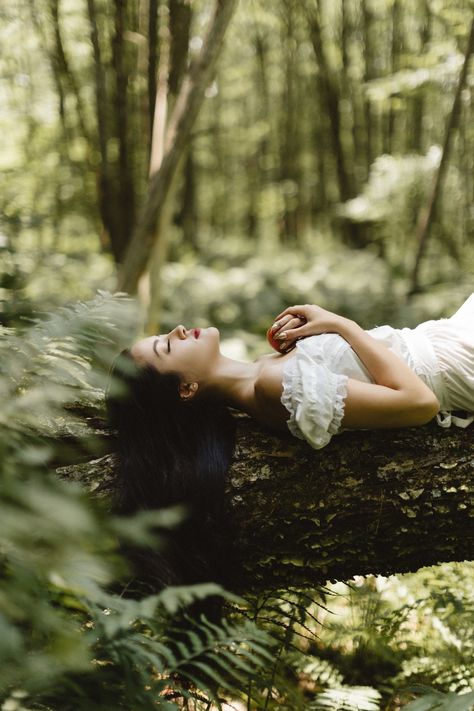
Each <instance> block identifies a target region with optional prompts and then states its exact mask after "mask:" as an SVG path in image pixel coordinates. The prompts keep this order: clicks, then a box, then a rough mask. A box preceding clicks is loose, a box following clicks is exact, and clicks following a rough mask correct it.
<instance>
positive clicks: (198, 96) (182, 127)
mask: <svg viewBox="0 0 474 711" xmlns="http://www.w3.org/2000/svg"><path fill="white" fill-rule="evenodd" d="M236 4H237V0H217V2H216V9H215V13H214V17H213V19H212V20H211V24H210V30H209V32H208V35H207V38H206V40H205V42H204V46H203V48H202V51H201V54H200V57H199V59H198V61H197V62H195V63H194V65H193V66H192V67H191V69H190V71H189V74H188V75H187V76H186V78H185V79H184V81H183V84H182V87H181V91H180V93H179V96H178V98H177V100H176V105H175V107H174V111H173V113H172V115H171V117H170V121H169V126H168V129H167V133H166V145H165V154H164V157H163V161H162V164H161V167H160V170H159V171H158V172H157V173H156V175H155V176H154V178H153V179H152V180H151V182H150V186H149V190H148V196H147V198H146V201H145V205H144V208H143V210H142V214H141V217H140V219H139V221H138V225H137V227H136V229H135V231H134V234H133V236H132V239H131V241H130V245H129V247H128V250H127V254H126V258H125V260H124V263H123V267H122V269H121V272H120V275H119V281H118V288H119V290H120V291H127V292H129V293H134V292H135V291H136V288H137V284H138V279H139V277H140V275H141V274H142V273H143V271H144V269H145V267H146V264H147V261H148V259H149V256H150V253H151V249H152V246H153V242H154V228H155V225H156V221H157V218H158V216H159V214H160V211H161V209H162V207H163V204H164V202H165V200H166V198H167V196H168V192H169V190H170V187H171V183H172V180H173V177H174V175H175V173H176V170H177V168H178V165H179V162H180V159H181V157H182V155H183V152H184V150H185V147H186V144H187V141H188V139H189V135H190V133H191V129H192V127H193V126H194V123H195V121H196V118H197V115H198V113H199V109H200V108H201V104H202V102H203V99H204V92H205V89H206V87H207V85H208V83H209V80H210V78H211V76H212V71H213V69H214V66H215V62H216V60H217V57H218V54H219V51H220V49H221V47H222V43H223V40H224V36H225V32H226V29H227V26H228V24H229V22H230V19H231V17H232V14H233V11H234V9H235V6H236Z"/></svg>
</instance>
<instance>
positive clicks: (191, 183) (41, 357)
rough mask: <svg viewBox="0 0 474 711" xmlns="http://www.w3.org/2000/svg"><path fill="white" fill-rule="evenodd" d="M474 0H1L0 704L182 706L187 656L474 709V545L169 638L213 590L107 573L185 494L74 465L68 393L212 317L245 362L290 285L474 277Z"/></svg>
mask: <svg viewBox="0 0 474 711" xmlns="http://www.w3.org/2000/svg"><path fill="white" fill-rule="evenodd" d="M473 13H474V6H473V3H472V1H469V0H449V1H448V0H337V1H336V2H329V0H319V1H316V0H286V1H283V0H272V2H268V1H265V0H240V2H239V3H236V2H233V1H232V0H220V2H216V3H213V2H211V1H210V0H192V1H191V0H140V1H138V0H133V1H132V0H81V1H80V2H73V1H72V0H16V1H15V2H13V1H12V0H4V2H3V3H2V5H1V7H0V41H1V46H2V54H1V57H0V76H1V83H0V129H1V133H0V135H1V138H0V141H1V151H0V167H1V173H0V323H1V324H2V340H1V349H2V359H1V366H0V367H1V380H0V388H1V398H2V403H3V405H2V414H1V415H0V422H1V424H2V434H1V443H0V455H1V460H2V465H1V467H2V469H1V475H0V477H1V482H2V491H3V492H4V495H3V497H2V501H1V503H0V531H1V547H0V566H1V570H2V578H1V582H0V662H1V663H0V698H1V700H2V702H3V706H2V709H4V710H5V711H15V710H16V709H18V711H21V709H61V710H62V711H64V710H65V709H69V708H70V709H74V711H76V710H77V709H82V708H84V709H85V708H87V709H100V710H101V711H102V710H103V711H106V709H107V710H108V709H112V708H114V709H115V708H117V709H118V708H124V709H133V710H134V711H136V710H137V709H147V710H148V709H151V708H176V705H178V704H182V703H184V702H182V701H180V698H182V697H184V698H186V697H191V696H193V692H192V690H190V688H189V687H186V685H183V684H182V683H181V681H180V680H179V679H178V677H176V676H175V672H176V671H179V670H181V671H182V672H183V669H184V674H185V676H186V674H187V675H188V678H189V679H191V681H195V682H196V684H197V688H198V689H199V694H198V696H199V699H200V700H199V699H198V700H196V699H194V700H191V699H189V700H188V701H187V702H186V703H188V707H189V708H190V709H191V708H194V707H196V708H202V709H204V708H209V709H210V708H217V707H218V701H217V700H216V699H219V698H220V699H223V698H225V699H227V700H228V701H229V703H233V704H234V707H235V708H248V709H254V708H255V709H257V708H267V709H294V708H305V709H320V708H328V709H339V708H340V709H361V710H363V709H367V711H371V709H379V708H380V709H390V710H393V709H397V708H400V707H401V706H403V705H404V704H406V703H407V702H409V701H410V699H412V698H413V693H412V692H411V691H410V692H408V691H403V690H404V689H405V690H406V689H407V688H408V687H411V686H412V685H413V684H414V683H418V684H424V685H426V686H428V687H430V688H431V689H432V691H431V692H430V693H431V696H428V697H425V698H424V699H423V700H422V699H420V700H419V702H414V703H420V702H421V703H422V704H423V703H424V704H425V705H419V706H417V707H415V705H413V706H412V708H413V709H415V711H416V708H418V709H419V710H422V709H424V708H426V709H429V708H434V707H435V706H433V704H438V706H436V708H441V707H442V708H446V709H447V708H453V709H454V708H459V709H460V710H461V709H463V708H466V709H467V708H470V705H469V704H471V705H472V703H473V702H472V697H471V696H470V695H469V694H465V696H464V699H463V698H462V697H459V698H457V697H456V698H455V697H454V694H456V693H459V692H463V691H464V692H465V691H467V690H468V689H472V688H473V686H474V669H473V667H472V659H473V656H474V655H473V642H472V626H473V619H474V597H473V582H474V569H473V567H472V564H469V563H465V564H462V565H459V564H449V565H448V564H445V565H442V566H437V567H435V568H429V569H423V570H421V571H419V572H418V573H416V574H413V575H410V576H398V577H396V576H394V577H391V578H388V579H384V578H380V577H379V578H365V579H362V578H360V579H356V580H353V581H351V582H350V583H349V584H348V586H347V585H344V584H343V582H342V581H341V582H340V583H337V584H334V585H330V586H329V587H328V588H327V589H325V590H323V589H321V590H317V591H314V592H311V593H308V592H305V593H304V594H303V593H301V592H299V593H298V592H296V591H294V590H289V591H286V592H280V594H279V595H277V594H276V593H275V594H274V595H270V594H269V596H268V597H267V598H265V600H263V599H258V600H255V599H247V600H245V601H243V600H239V601H231V602H230V603H229V605H230V607H231V608H232V610H233V611H232V613H231V616H230V621H228V623H227V627H226V626H225V625H224V626H223V627H222V628H219V629H217V628H213V627H212V626H207V627H206V623H204V622H202V623H201V625H200V626H199V625H198V630H197V631H196V630H194V631H193V629H194V628H193V626H192V623H191V622H190V623H189V635H188V637H187V638H186V639H185V641H183V640H182V639H181V642H180V641H179V639H180V638H179V637H178V641H176V640H175V641H173V632H172V629H173V625H172V622H170V615H171V617H172V618H173V615H175V612H176V607H177V606H178V604H179V602H180V601H183V600H184V601H185V600H188V599H189V596H190V595H192V594H193V593H192V591H189V590H187V591H186V590H184V591H183V590H181V591H168V593H167V595H162V596H161V597H160V596H159V599H158V598H157V599H151V598H149V599H148V602H146V601H143V602H142V603H138V602H136V601H133V602H132V601H130V600H126V599H125V598H123V597H122V595H121V594H119V593H117V591H115V592H114V591H113V585H112V581H114V580H117V576H119V575H120V570H121V563H120V562H119V556H118V554H117V552H116V550H117V545H118V543H117V542H118V541H119V540H128V539H130V538H131V539H133V540H143V541H147V540H149V536H150V535H152V532H151V530H150V527H151V526H152V525H154V524H156V521H157V520H159V522H160V525H161V526H164V527H166V526H167V525H172V523H173V520H174V519H173V514H172V513H170V514H169V516H168V518H166V514H165V513H164V512H162V513H161V514H157V516H158V517H160V516H161V518H158V519H153V520H152V519H151V518H148V519H146V517H145V518H144V519H141V520H137V521H135V524H134V525H131V524H130V522H124V521H119V520H116V519H112V518H110V517H109V516H108V515H107V514H106V512H105V511H104V510H102V509H101V508H100V507H99V508H98V509H97V507H96V505H92V504H91V503H90V501H89V500H88V498H87V497H86V496H84V494H83V493H82V492H81V491H80V489H76V488H75V487H74V486H73V485H71V484H70V483H68V484H66V485H65V484H64V483H61V482H59V481H58V480H57V478H56V477H55V476H54V471H55V469H56V468H57V467H59V466H61V465H62V464H65V463H70V462H71V461H72V460H73V459H74V456H76V454H77V452H76V450H74V452H73V451H72V450H71V449H70V448H69V446H68V437H69V438H70V435H71V432H72V433H74V436H75V437H76V429H74V428H75V427H76V426H77V424H78V423H77V422H76V421H75V420H74V413H73V412H72V411H71V408H70V407H69V410H67V409H66V410H65V409H64V406H65V405H66V404H67V403H71V401H75V400H79V399H81V400H82V401H84V402H87V403H88V405H89V406H91V407H92V406H94V407H96V406H97V405H98V404H99V405H100V403H101V398H102V394H103V389H104V385H105V381H106V374H107V369H108V366H109V365H110V361H111V358H112V356H113V353H115V352H116V351H117V349H118V348H119V346H120V344H125V343H127V342H128V341H129V340H130V339H131V338H133V337H134V336H135V335H136V334H137V333H139V332H149V333H152V332H155V331H157V330H160V331H164V330H167V329H169V328H171V327H173V326H174V325H176V323H184V324H185V325H186V327H194V326H196V327H199V326H207V325H210V324H213V325H216V326H218V327H219V329H220V331H221V339H222V344H223V350H224V352H226V354H228V355H230V356H232V357H236V358H242V359H251V358H254V357H255V356H257V355H259V354H260V353H263V352H266V351H267V350H268V346H266V344H265V339H264V334H265V331H266V329H267V328H268V326H269V325H270V324H271V322H272V319H273V317H274V315H275V314H276V313H278V312H279V311H281V310H282V308H284V306H286V305H288V304H292V303H305V302H314V303H320V304H322V305H324V306H326V307H328V308H331V309H333V310H335V311H339V312H341V313H344V314H345V315H347V316H349V317H351V318H354V319H356V320H357V321H358V322H359V323H361V325H363V326H364V327H371V326H374V325H380V324H382V323H391V324H392V325H394V326H409V325H415V324H416V323H418V322H419V321H421V320H424V319H428V318H438V317H442V316H449V315H450V314H451V313H452V312H453V311H454V310H455V309H456V308H457V307H458V306H459V305H460V303H461V302H462V300H463V299H464V298H466V297H467V296H468V295H469V294H470V293H471V292H472V289H473V287H472V284H473V279H472V275H473V271H474V240H473V225H474V201H473V197H474V171H473V164H474V121H473V99H474V95H473V93H474V78H473V74H472V65H471V69H469V57H470V55H471V54H472V52H473V51H474V35H473V30H472V27H473V24H472V23H473ZM210 27H211V28H212V33H211V34H210V35H207V32H208V29H209V28H210ZM193 92H194V93H193ZM183 108H184V110H183ZM136 245H138V247H137V246H136ZM117 289H120V290H123V291H125V292H128V293H129V294H131V295H134V294H137V295H138V298H137V300H136V301H134V302H130V301H128V300H126V299H124V298H123V297H115V298H112V297H110V296H108V295H107V293H106V292H114V291H116V290H117ZM99 290H100V293H99V294H98V291H99ZM97 294H98V295H97ZM65 413H66V414H65ZM95 446H96V445H94V441H93V439H91V438H90V437H84V441H83V447H84V449H85V450H87V452H88V453H89V455H90V454H93V453H97V452H96V450H95V449H94V447H95ZM472 534H473V532H472V530H471V531H466V535H467V536H472ZM374 572H376V571H374ZM288 585H289V587H290V588H291V581H288ZM111 586H112V589H111ZM210 589H212V588H209V589H208V588H205V586H204V587H203V588H202V589H201V590H200V591H199V590H198V591H194V594H195V595H197V594H200V595H205V594H207V593H208V592H209V590H210ZM246 618H249V619H248V620H247V622H244V620H245V619H246ZM180 644H181V647H180V646H179V645H180ZM272 645H273V646H272ZM275 645H276V646H275ZM199 655H201V657H199ZM206 655H207V656H206ZM191 659H194V660H196V659H198V661H199V660H200V661H199V664H197V665H196V666H195V667H192V666H190V660H191ZM185 662H187V664H188V666H186V665H185ZM199 665H200V666H199ZM216 665H217V667H216ZM219 665H220V666H219ZM216 668H217V669H219V670H220V671H219V672H216ZM173 688H174V689H175V692H172V691H171V689H173ZM173 693H175V695H173ZM450 694H451V695H450ZM205 699H208V700H205ZM222 703H224V702H222ZM412 703H413V702H412ZM239 704H240V705H239ZM242 704H243V705H242ZM430 704H431V705H430ZM443 704H444V706H442V705H443ZM453 704H459V706H455V705H453ZM224 708H225V706H224Z"/></svg>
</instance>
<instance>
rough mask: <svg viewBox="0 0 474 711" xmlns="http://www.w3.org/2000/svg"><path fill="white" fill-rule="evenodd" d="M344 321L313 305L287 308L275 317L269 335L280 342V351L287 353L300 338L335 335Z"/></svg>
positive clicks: (330, 312)
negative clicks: (324, 334) (327, 334)
mask: <svg viewBox="0 0 474 711" xmlns="http://www.w3.org/2000/svg"><path fill="white" fill-rule="evenodd" d="M344 320H345V319H344V318H343V317H342V316H338V315H337V314H334V313H332V311H327V310H326V309H323V308H321V306H316V305H315V304H303V305H301V304H300V305H297V306H289V307H288V308H286V309H285V310H284V311H282V312H281V313H280V314H278V316H277V317H276V319H275V322H274V324H273V326H272V328H271V335H272V338H274V339H275V340H278V341H282V345H281V346H280V351H283V350H285V351H289V350H290V349H291V348H292V347H293V346H294V345H295V343H296V341H299V339H300V338H306V337H307V336H316V335H318V334H320V333H337V332H338V327H339V326H340V324H341V323H342V321H344Z"/></svg>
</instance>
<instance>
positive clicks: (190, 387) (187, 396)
mask: <svg viewBox="0 0 474 711" xmlns="http://www.w3.org/2000/svg"><path fill="white" fill-rule="evenodd" d="M198 388H199V385H198V383H180V384H179V390H178V392H179V397H180V398H181V400H182V401H183V402H187V401H188V400H192V398H193V397H194V396H195V395H196V393H197V391H198Z"/></svg>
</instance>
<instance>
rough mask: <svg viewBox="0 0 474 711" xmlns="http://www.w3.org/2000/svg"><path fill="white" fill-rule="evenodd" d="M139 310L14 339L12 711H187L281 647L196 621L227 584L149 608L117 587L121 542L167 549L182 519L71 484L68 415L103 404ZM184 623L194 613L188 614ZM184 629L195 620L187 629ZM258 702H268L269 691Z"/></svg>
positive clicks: (6, 476)
mask: <svg viewBox="0 0 474 711" xmlns="http://www.w3.org/2000/svg"><path fill="white" fill-rule="evenodd" d="M134 321H136V312H135V310H134V308H133V304H132V303H131V302H130V301H129V300H127V299H123V298H120V297H115V298H112V297H110V296H108V295H106V294H101V295H99V296H97V297H96V299H94V300H93V301H92V302H91V303H89V304H77V305H76V306H75V307H70V308H67V309H66V308H64V309H62V310H60V311H58V312H57V313H55V314H53V315H50V316H45V317H44V318H43V319H41V320H38V321H37V322H36V323H35V324H34V325H33V326H32V327H31V328H29V329H25V330H24V331H23V332H22V333H21V334H20V333H18V334H17V333H16V332H15V331H14V330H13V329H3V331H2V334H1V336H2V338H1V340H0V354H1V359H0V362H1V364H2V370H1V375H0V392H1V397H2V401H3V403H4V407H3V408H2V411H1V415H0V416H1V422H0V424H1V438H0V462H1V464H0V488H1V492H2V496H1V498H0V567H1V572H2V576H1V580H0V700H1V701H2V702H3V708H4V709H8V708H11V709H18V711H19V709H20V708H25V709H26V708H28V709H40V708H47V709H49V710H50V711H55V710H56V709H57V710H58V711H59V709H61V711H68V710H70V711H86V709H94V710H97V711H99V710H100V711H109V709H110V708H117V709H119V708H124V709H125V708H127V709H128V708H130V709H131V708H133V709H134V710H137V711H138V710H140V711H148V709H150V710H151V709H152V708H153V709H155V708H162V709H171V708H176V705H175V703H174V701H173V699H177V698H182V697H183V696H184V697H192V696H193V695H194V694H195V689H196V688H198V689H199V693H200V694H201V696H204V697H205V698H207V699H215V700H217V697H218V689H219V687H224V688H225V689H227V690H236V689H239V688H241V686H242V684H243V683H244V680H246V681H248V680H249V679H252V678H253V677H254V676H257V677H258V675H259V674H260V675H262V670H265V668H266V666H267V664H268V663H269V662H271V660H272V652H271V648H272V645H273V641H272V640H271V638H270V637H269V635H268V634H267V633H265V632H264V631H261V630H259V629H257V627H256V626H255V625H254V624H253V623H251V622H245V623H244V622H237V623H234V622H231V621H223V623H222V624H221V625H219V626H218V625H216V624H213V623H211V622H209V621H208V620H206V619H205V618H202V619H200V620H191V619H186V617H185V613H184V612H183V610H185V608H186V606H188V605H189V604H190V603H191V602H194V601H196V600H200V599H204V598H206V597H208V596H209V595H222V596H223V597H224V598H226V599H227V600H228V601H229V603H230V602H232V603H236V602H239V600H237V599H236V598H234V597H233V596H231V595H229V594H228V593H226V592H225V591H223V590H222V589H221V588H220V587H219V586H216V585H213V584H212V583H209V584H202V585H197V586H188V587H183V588H167V589H165V590H164V591H162V592H161V593H159V594H156V595H152V596H149V597H146V598H144V599H138V600H135V599H128V598H126V597H124V596H123V593H124V592H125V588H124V590H123V591H122V592H112V591H111V585H112V583H113V584H114V586H115V587H117V585H118V583H117V582H116V581H117V579H122V580H123V578H124V576H126V574H127V573H126V568H125V566H124V563H123V561H122V560H121V559H120V557H119V555H118V553H117V551H118V544H119V542H120V541H130V540H132V541H133V542H134V544H145V543H147V544H150V542H151V543H154V544H155V545H157V546H159V545H160V540H159V539H157V537H156V533H155V532H154V530H155V529H156V527H157V526H159V527H161V528H166V527H169V526H171V525H176V524H177V523H178V522H179V520H180V519H181V516H180V514H179V512H178V511H175V512H173V511H171V510H170V511H166V512H147V513H146V515H141V516H137V517H135V518H133V519H124V520H122V519H120V518H117V517H112V516H110V515H108V514H106V512H105V510H104V509H103V507H101V506H98V505H93V502H92V501H91V500H90V499H89V498H88V497H87V496H86V494H85V493H84V491H83V490H81V488H80V487H79V486H77V485H75V484H72V483H70V482H64V481H60V480H59V478H58V477H57V476H56V475H55V473H54V469H55V466H57V465H58V463H60V462H61V460H62V459H63V458H64V452H63V450H62V448H61V447H60V446H57V444H58V445H60V439H61V436H62V435H63V434H64V432H66V433H67V436H68V437H70V436H71V435H74V436H75V437H76V438H77V437H80V436H81V430H80V428H78V423H77V421H76V420H75V419H74V417H72V416H71V415H69V414H68V411H67V410H65V406H67V405H70V404H71V403H73V402H74V403H77V402H78V401H80V402H81V403H82V404H83V405H84V404H90V403H97V402H98V401H99V400H100V398H101V396H102V393H103V388H104V385H105V379H106V372H107V369H108V366H109V365H110V360H111V357H112V354H113V353H114V352H115V351H116V349H117V348H118V347H120V343H121V342H122V340H123V339H125V341H128V340H129V339H130V337H131V333H132V331H133V328H134ZM183 615H184V617H183ZM183 620H185V621H186V624H185V625H184V626H183ZM257 695H258V694H257Z"/></svg>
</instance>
